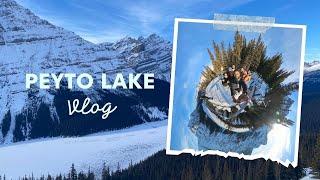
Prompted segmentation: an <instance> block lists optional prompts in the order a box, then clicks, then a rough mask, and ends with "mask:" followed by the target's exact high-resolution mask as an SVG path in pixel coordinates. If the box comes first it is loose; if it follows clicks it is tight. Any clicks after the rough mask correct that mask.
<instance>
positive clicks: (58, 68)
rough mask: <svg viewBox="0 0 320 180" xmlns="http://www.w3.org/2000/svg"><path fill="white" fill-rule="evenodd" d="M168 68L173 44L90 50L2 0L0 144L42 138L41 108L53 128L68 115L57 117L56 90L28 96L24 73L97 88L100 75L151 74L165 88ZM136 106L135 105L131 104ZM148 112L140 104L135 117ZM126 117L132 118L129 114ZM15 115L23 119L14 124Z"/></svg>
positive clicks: (130, 41)
mask: <svg viewBox="0 0 320 180" xmlns="http://www.w3.org/2000/svg"><path fill="white" fill-rule="evenodd" d="M170 65H171V43H170V42H168V41H165V40H164V39H162V38H160V37H159V36H157V35H155V34H153V35H150V36H149V37H146V38H144V37H140V38H138V39H134V38H130V37H125V38H123V39H121V40H119V41H117V42H115V43H102V44H93V43H91V42H88V41H86V40H84V39H82V38H81V37H80V36H78V35H76V34H75V33H73V32H71V31H68V30H66V29H64V28H61V27H57V26H55V25H53V24H50V23H49V22H48V21H46V20H43V19H40V18H39V17H37V16H36V15H35V14H33V13H32V12H31V11H30V10H28V9H26V8H24V7H22V6H20V5H19V4H17V3H16V2H15V1H14V0H1V1H0V129H1V130H0V144H3V143H5V144H9V143H12V142H15V141H20V140H21V139H22V140H24V139H29V138H32V137H34V136H36V137H46V136H45V134H44V133H42V134H41V135H39V136H38V135H35V134H39V133H38V132H34V131H35V130H34V127H35V126H37V127H39V129H44V128H42V127H40V126H42V125H40V124H39V123H38V122H37V120H36V117H37V116H39V114H40V113H39V109H40V108H41V106H42V109H43V108H48V109H49V113H47V112H46V113H43V114H50V117H48V118H47V117H46V118H45V120H46V123H45V124H49V123H52V122H53V123H52V124H54V125H57V123H59V122H61V120H65V119H66V118H67V117H66V116H63V117H61V115H64V114H66V112H63V113H60V114H59V112H58V109H57V108H59V107H60V106H61V104H58V105H57V104H56V103H55V98H56V95H57V94H58V93H60V92H57V90H56V89H54V88H52V89H50V90H43V89H39V87H38V86H34V87H33V88H32V89H31V90H26V89H25V74H26V73H36V74H38V73H55V74H57V73H61V72H62V73H76V74H79V73H89V74H91V75H92V76H93V77H94V79H95V80H96V81H97V82H101V81H100V78H101V73H106V74H107V76H108V77H110V79H112V78H114V76H113V75H115V73H122V74H124V76H126V75H127V74H128V73H146V72H149V73H154V74H155V77H156V78H157V79H161V80H164V81H167V82H168V81H169V71H170ZM51 82H53V81H51ZM74 82H75V81H74ZM100 87H101V86H100V85H99V84H96V86H95V87H94V88H92V89H90V90H81V89H76V88H75V89H73V91H80V92H79V93H78V94H80V93H82V94H83V95H85V96H87V97H89V98H91V99H92V100H94V101H99V100H104V99H105V98H104V99H103V97H101V94H102V93H101V91H100V90H101V88H100ZM113 93H114V94H113V96H117V97H119V96H124V97H123V99H124V98H126V96H127V97H128V96H130V97H133V96H134V95H135V94H129V93H124V92H113ZM82 94H81V95H82ZM69 96H70V95H69ZM109 96H111V95H110V94H108V97H109ZM159 96H160V95H159ZM64 103H66V102H64ZM100 103H105V102H100ZM136 104H139V102H136V103H133V105H136ZM133 105H132V106H133ZM57 106H58V107H57ZM148 108H149V107H147V106H145V104H142V106H141V108H140V109H138V110H137V111H144V109H148ZM122 109H124V108H122ZM128 111H129V112H133V111H132V110H130V109H127V112H128ZM19 115H22V116H23V117H22V116H20V119H18V117H19ZM62 118H64V119H62ZM22 119H23V120H22ZM39 119H40V118H39ZM42 119H44V118H43V117H42ZM42 122H43V121H42ZM57 126H58V125H57ZM60 129H61V128H60ZM17 136H19V137H17Z"/></svg>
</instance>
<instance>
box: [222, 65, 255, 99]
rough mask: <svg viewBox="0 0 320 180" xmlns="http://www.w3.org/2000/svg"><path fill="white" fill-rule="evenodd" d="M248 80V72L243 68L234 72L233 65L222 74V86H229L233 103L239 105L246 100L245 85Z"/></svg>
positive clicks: (249, 77) (249, 78)
mask: <svg viewBox="0 0 320 180" xmlns="http://www.w3.org/2000/svg"><path fill="white" fill-rule="evenodd" d="M250 80H251V72H250V71H247V70H245V69H244V68H243V67H242V68H240V70H236V68H235V65H232V67H229V68H228V71H227V72H225V73H224V74H223V79H222V84H223V85H224V86H227V85H229V87H230V91H231V96H232V98H233V101H234V102H237V103H239V102H242V101H246V100H248V96H247V90H248V86H247V83H248V82H249V81H250ZM239 93H240V95H239ZM238 95H239V96H238ZM236 96H237V98H236Z"/></svg>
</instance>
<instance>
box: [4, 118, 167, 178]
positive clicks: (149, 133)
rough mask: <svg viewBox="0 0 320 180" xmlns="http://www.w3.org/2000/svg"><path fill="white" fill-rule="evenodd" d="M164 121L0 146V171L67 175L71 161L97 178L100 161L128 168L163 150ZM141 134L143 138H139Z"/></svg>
mask: <svg viewBox="0 0 320 180" xmlns="http://www.w3.org/2000/svg"><path fill="white" fill-rule="evenodd" d="M166 125H167V121H157V122H151V123H145V124H142V125H137V126H134V127H131V128H128V129H123V130H118V131H112V132H103V133H97V134H92V135H89V136H84V137H77V138H62V137H57V138H49V139H40V140H31V141H28V142H21V143H16V144H11V145H0V160H1V163H0V174H1V175H3V174H5V175H6V178H7V179H18V178H19V177H20V178H21V177H24V176H25V175H27V176H31V175H32V174H33V176H34V177H35V178H39V177H40V176H41V175H47V174H48V173H50V174H51V175H59V174H60V173H61V174H67V173H68V171H69V169H70V167H71V165H72V164H74V165H75V167H76V169H77V170H78V171H83V172H87V171H88V170H89V169H90V170H91V171H94V172H95V174H96V176H98V177H100V174H101V171H102V167H103V163H106V165H107V166H109V167H110V169H111V170H112V171H115V170H117V166H118V163H119V165H120V168H127V167H128V166H129V164H130V163H131V162H132V163H133V164H135V163H138V162H140V161H142V160H144V159H145V158H147V157H148V156H151V155H152V154H154V153H156V152H158V151H160V150H162V149H164V147H165V138H166V129H167V126H166ZM142 137H143V138H142Z"/></svg>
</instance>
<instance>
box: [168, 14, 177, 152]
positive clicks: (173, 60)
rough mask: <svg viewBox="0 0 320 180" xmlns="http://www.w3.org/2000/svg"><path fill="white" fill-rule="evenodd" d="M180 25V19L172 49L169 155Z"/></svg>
mask: <svg viewBox="0 0 320 180" xmlns="http://www.w3.org/2000/svg"><path fill="white" fill-rule="evenodd" d="M178 25H179V19H177V18H176V19H175V20H174V33H173V48H172V64H171V80H170V100H169V113H168V129H167V148H166V152H167V153H168V152H169V151H170V150H171V149H170V145H171V128H172V111H173V96H174V80H175V72H176V54H177V42H178Z"/></svg>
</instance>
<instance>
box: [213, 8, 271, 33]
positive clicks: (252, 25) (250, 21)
mask: <svg viewBox="0 0 320 180" xmlns="http://www.w3.org/2000/svg"><path fill="white" fill-rule="evenodd" d="M214 20H215V21H217V22H221V21H224V22H226V21H228V22H230V23H227V24H225V23H215V24H214V29H217V30H228V31H242V32H258V33H265V32H266V31H267V30H268V29H269V28H271V27H272V26H273V24H274V23H275V18H274V17H264V16H245V15H232V14H218V13H217V14H216V13H215V14H214ZM231 22H234V23H231Z"/></svg>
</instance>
